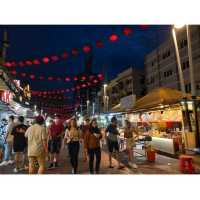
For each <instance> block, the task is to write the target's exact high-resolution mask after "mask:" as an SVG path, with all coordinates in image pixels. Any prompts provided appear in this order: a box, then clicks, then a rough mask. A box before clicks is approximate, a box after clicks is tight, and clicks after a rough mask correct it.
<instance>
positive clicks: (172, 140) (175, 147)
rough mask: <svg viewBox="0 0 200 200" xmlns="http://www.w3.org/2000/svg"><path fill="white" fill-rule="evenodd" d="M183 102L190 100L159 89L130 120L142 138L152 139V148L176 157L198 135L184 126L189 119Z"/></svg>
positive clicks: (144, 99)
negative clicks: (147, 136) (148, 137)
mask: <svg viewBox="0 0 200 200" xmlns="http://www.w3.org/2000/svg"><path fill="white" fill-rule="evenodd" d="M183 98H188V99H189V98H190V96H189V95H188V94H183V93H182V92H179V91H177V90H174V89H170V88H159V89H156V90H154V91H152V92H150V93H149V94H147V95H146V96H144V97H142V98H141V99H139V100H138V101H136V104H135V107H134V109H133V110H131V111H130V112H129V113H128V114H126V117H127V118H128V119H129V120H130V121H131V122H132V123H133V126H135V127H137V129H138V132H139V134H140V137H144V136H146V135H149V136H151V137H152V142H151V145H152V147H153V148H154V149H155V150H157V151H159V152H163V153H166V154H170V155H176V154H179V153H181V152H183V151H184V148H185V146H186V145H188V141H186V140H190V141H191V140H193V139H194V137H193V136H194V134H192V133H188V132H187V130H186V129H185V126H184V125H185V124H184V121H185V120H184V117H185V115H184V112H183V109H182V105H181V103H180V102H181V100H182V99H183ZM186 136H187V137H186ZM190 143H191V142H190ZM193 143H194V142H193Z"/></svg>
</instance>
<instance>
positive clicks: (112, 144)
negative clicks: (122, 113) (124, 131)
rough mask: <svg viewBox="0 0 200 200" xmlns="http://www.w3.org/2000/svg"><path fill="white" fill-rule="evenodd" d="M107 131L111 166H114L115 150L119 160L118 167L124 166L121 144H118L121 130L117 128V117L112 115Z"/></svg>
mask: <svg viewBox="0 0 200 200" xmlns="http://www.w3.org/2000/svg"><path fill="white" fill-rule="evenodd" d="M106 133H107V145H108V151H109V167H110V168H113V166H112V154H113V150H114V152H115V153H116V157H117V161H118V169H121V168H123V166H122V165H120V161H119V144H118V136H119V131H118V130H117V118H116V117H112V119H111V124H110V125H109V126H108V127H107V129H106Z"/></svg>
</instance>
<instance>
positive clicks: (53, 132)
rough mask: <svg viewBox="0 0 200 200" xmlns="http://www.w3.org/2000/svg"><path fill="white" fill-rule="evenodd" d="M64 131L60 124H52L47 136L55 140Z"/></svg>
mask: <svg viewBox="0 0 200 200" xmlns="http://www.w3.org/2000/svg"><path fill="white" fill-rule="evenodd" d="M63 131H64V126H63V124H62V123H59V124H55V123H53V124H52V125H51V126H50V127H49V131H48V132H49V135H50V136H51V137H52V138H57V137H58V136H60V135H61V134H62V132H63Z"/></svg>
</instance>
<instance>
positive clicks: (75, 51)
mask: <svg viewBox="0 0 200 200" xmlns="http://www.w3.org/2000/svg"><path fill="white" fill-rule="evenodd" d="M72 55H73V56H77V55H78V50H77V49H76V48H73V49H72Z"/></svg>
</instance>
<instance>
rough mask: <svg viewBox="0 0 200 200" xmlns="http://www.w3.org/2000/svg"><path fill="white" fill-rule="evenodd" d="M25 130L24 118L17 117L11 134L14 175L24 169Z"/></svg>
mask: <svg viewBox="0 0 200 200" xmlns="http://www.w3.org/2000/svg"><path fill="white" fill-rule="evenodd" d="M26 130H27V126H26V125H25V124H24V117H23V116H19V117H18V123H17V125H16V126H15V127H14V128H13V130H12V133H11V134H12V135H13V151H14V154H15V168H14V172H15V173H17V172H19V170H22V169H23V168H25V159H26V155H25V153H26V148H27V139H26V138H25V132H26Z"/></svg>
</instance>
